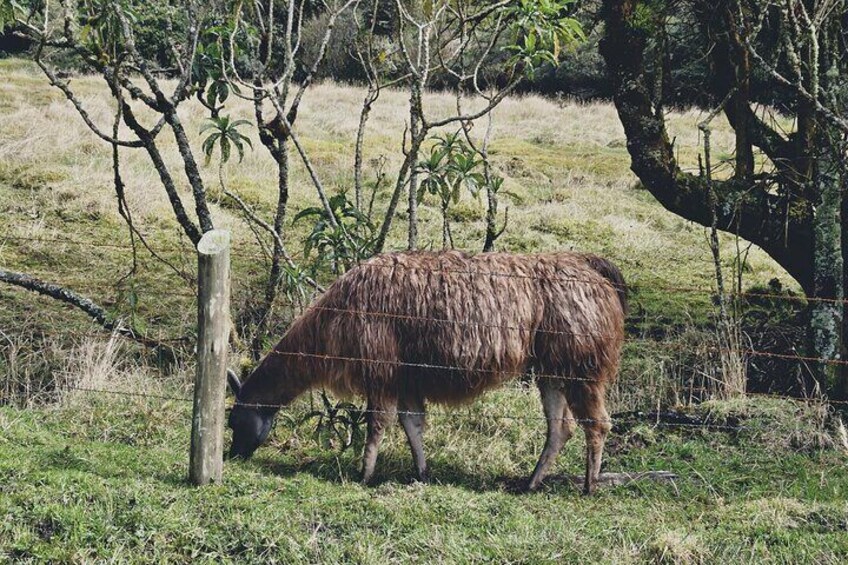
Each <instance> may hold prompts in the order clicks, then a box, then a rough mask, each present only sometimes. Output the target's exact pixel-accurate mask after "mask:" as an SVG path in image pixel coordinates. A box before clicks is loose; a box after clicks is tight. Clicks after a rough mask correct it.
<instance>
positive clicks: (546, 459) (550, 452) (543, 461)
mask: <svg viewBox="0 0 848 565" xmlns="http://www.w3.org/2000/svg"><path fill="white" fill-rule="evenodd" d="M539 392H540V393H541V396H542V407H543V408H544V409H545V418H546V419H547V421H548V436H547V439H546V440H545V448H544V449H543V450H542V454H541V455H540V456H539V462H538V463H536V469H535V470H534V471H533V475H532V476H531V477H530V481H529V482H528V483H527V490H530V491H533V490H536V489H538V488H539V487H540V486H541V485H542V480H543V479H544V478H545V475H547V473H548V471H549V470H550V468H551V465H553V463H554V461H556V457H557V455H558V454H559V452H560V451H561V450H562V446H563V445H565V442H567V441H568V440H569V439H570V438H571V436H572V434H573V433H574V428H575V424H574V417H573V416H572V415H571V410H569V409H568V404H567V403H566V400H565V393H564V392H563V391H562V390H561V389H560V388H559V387H558V386H557V385H556V383H554V382H552V381H550V380H548V379H545V380H540V381H539Z"/></svg>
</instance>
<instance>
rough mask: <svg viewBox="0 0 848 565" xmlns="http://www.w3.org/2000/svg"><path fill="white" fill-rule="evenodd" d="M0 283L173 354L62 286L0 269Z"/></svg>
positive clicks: (93, 303) (159, 343)
mask: <svg viewBox="0 0 848 565" xmlns="http://www.w3.org/2000/svg"><path fill="white" fill-rule="evenodd" d="M0 281H2V282H5V283H8V284H11V285H14V286H18V287H21V288H24V289H26V290H31V291H33V292H37V293H38V294H42V295H44V296H49V297H50V298H54V299H56V300H58V301H60V302H64V303H65V304H70V305H71V306H74V307H76V308H78V309H80V310H82V311H83V312H85V313H86V314H87V315H88V316H89V317H91V318H92V319H93V320H94V321H95V322H97V323H98V324H99V325H100V326H101V327H103V329H105V330H108V331H110V332H113V333H116V334H118V335H121V336H124V337H126V338H129V339H131V340H133V341H136V342H138V343H140V344H142V345H145V346H148V347H157V348H162V349H165V350H167V351H169V352H173V348H172V347H171V346H169V345H166V344H164V343H162V342H161V341H158V340H155V339H152V338H149V337H147V336H145V335H144V334H143V333H142V332H139V331H138V330H136V329H134V328H132V327H127V326H125V325H124V324H123V323H121V322H120V321H117V320H113V319H111V318H110V316H109V315H108V313H107V312H106V310H105V309H104V308H103V307H102V306H100V305H98V304H97V303H95V302H94V301H93V300H91V299H90V298H86V297H84V296H80V295H79V294H77V293H76V292H74V291H72V290H68V289H67V288H65V287H63V286H59V285H57V284H53V283H49V282H45V281H42V280H40V279H37V278H35V277H32V276H30V275H27V274H24V273H17V272H14V271H6V270H4V269H0Z"/></svg>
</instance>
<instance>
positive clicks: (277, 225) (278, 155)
mask: <svg viewBox="0 0 848 565" xmlns="http://www.w3.org/2000/svg"><path fill="white" fill-rule="evenodd" d="M273 155H274V158H275V160H276V161H277V192H278V194H277V211H276V213H275V214H274V231H275V232H276V233H277V235H279V236H280V239H282V238H283V222H284V221H285V218H286V209H287V206H288V201H289V147H288V142H287V141H285V140H283V141H280V142H279V144H278V145H277V147H276V148H275V149H274V151H273ZM282 278H283V250H282V248H280V244H279V241H277V239H276V238H275V239H274V255H273V257H272V258H271V271H270V272H269V274H268V283H267V285H266V286H265V299H264V301H263V303H262V307H261V308H260V310H259V321H258V323H257V324H256V334H255V335H254V336H253V343H252V344H251V350H252V351H251V353H252V354H253V357H254V359H259V357H260V356H261V354H262V350H263V341H264V340H265V335H266V334H267V332H268V326H269V324H270V319H271V316H272V315H273V313H274V302H275V301H276V299H277V292H278V291H279V288H280V282H281V281H282Z"/></svg>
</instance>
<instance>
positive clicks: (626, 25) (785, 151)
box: [600, 0, 848, 396]
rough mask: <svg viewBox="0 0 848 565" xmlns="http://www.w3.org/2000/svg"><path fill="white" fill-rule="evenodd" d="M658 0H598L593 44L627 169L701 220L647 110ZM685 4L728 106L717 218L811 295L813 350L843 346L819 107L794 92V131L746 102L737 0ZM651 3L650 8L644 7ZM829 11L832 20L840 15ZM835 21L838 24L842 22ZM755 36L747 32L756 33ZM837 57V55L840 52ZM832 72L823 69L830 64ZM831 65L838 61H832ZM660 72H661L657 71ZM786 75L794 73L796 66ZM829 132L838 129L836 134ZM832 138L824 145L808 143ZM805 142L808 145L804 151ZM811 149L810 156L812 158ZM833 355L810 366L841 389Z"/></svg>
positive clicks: (839, 254) (746, 54) (833, 157)
mask: <svg viewBox="0 0 848 565" xmlns="http://www.w3.org/2000/svg"><path fill="white" fill-rule="evenodd" d="M662 6H663V5H662V4H650V5H649V4H647V3H645V2H641V1H640V0H604V2H603V18H604V22H605V36H604V38H603V39H602V41H601V45H600V51H601V55H602V56H603V58H604V60H605V62H606V65H607V70H608V73H609V76H610V80H611V83H612V86H613V89H614V90H613V92H614V94H613V101H614V103H615V106H616V109H617V111H618V115H619V118H620V120H621V122H622V125H623V126H624V131H625V135H626V137H627V148H628V151H629V153H630V156H631V169H632V170H633V172H634V173H636V175H637V176H638V177H639V179H640V180H641V181H642V183H643V185H644V186H645V188H646V189H647V190H648V191H649V192H650V193H651V194H652V195H653V196H654V197H655V198H656V199H657V201H659V202H660V203H661V204H662V205H663V206H664V207H665V208H666V209H668V210H669V211H671V212H673V213H675V214H677V215H679V216H681V217H683V218H686V219H688V220H691V221H694V222H696V223H699V224H701V225H704V226H710V224H711V220H712V219H713V218H712V217H711V214H710V211H711V210H712V209H713V208H712V207H711V206H710V205H709V204H710V200H709V196H710V191H709V187H708V185H707V183H706V182H705V179H704V178H702V177H701V176H697V175H693V174H689V173H686V172H683V171H682V170H681V169H680V167H679V165H678V163H677V160H676V158H675V153H674V146H673V143H672V142H671V140H670V138H669V135H668V133H667V130H666V124H665V120H664V117H663V115H662V113H661V112H656V111H655V107H656V102H657V101H655V100H653V98H652V93H653V92H654V91H655V90H656V89H655V87H654V84H653V81H652V80H651V77H650V76H649V75H650V72H649V70H648V69H647V66H648V65H647V59H648V56H647V52H648V51H649V50H650V49H651V48H652V47H653V46H654V45H657V44H659V42H658V41H657V38H658V36H659V34H660V33H661V31H662V28H661V27H658V26H661V25H664V24H663V23H662V22H663V21H666V20H667V18H665V17H664V15H665V14H663V13H662V10H664V9H665V8H664V7H662ZM692 6H693V13H694V16H695V20H696V21H697V23H698V26H699V28H700V38H701V40H702V41H703V42H704V45H703V51H704V53H705V54H707V56H708V57H709V61H710V72H709V74H710V76H705V77H704V79H705V84H709V85H710V89H711V92H710V94H711V95H712V97H713V99H714V100H716V101H721V100H725V99H726V100H727V103H726V104H725V108H724V109H725V115H726V117H727V119H728V122H729V123H730V125H731V127H733V129H734V131H735V133H736V135H735V137H736V144H737V147H736V159H735V165H736V166H735V172H734V175H733V176H732V177H730V178H728V179H725V180H717V181H714V182H713V189H714V195H715V199H716V202H715V204H716V206H715V213H716V218H715V221H716V225H717V227H718V228H719V229H721V230H723V231H729V232H732V233H736V234H738V235H740V236H741V237H743V238H745V239H747V240H749V241H751V242H753V243H755V244H757V245H758V246H760V247H761V248H762V249H763V250H764V251H765V252H766V253H768V254H769V255H770V256H771V257H772V258H773V259H774V260H775V261H776V262H777V263H779V264H780V265H781V266H782V267H784V268H785V269H786V270H787V271H788V272H789V274H790V275H791V276H792V277H794V278H795V279H796V280H797V281H798V282H799V284H801V286H802V287H803V289H804V291H805V293H806V294H807V296H810V297H816V298H826V299H829V300H826V301H811V314H812V316H811V317H812V319H813V323H812V324H811V331H810V335H811V340H810V344H809V347H810V350H811V352H812V353H813V354H814V355H815V356H816V357H821V358H825V359H830V360H836V359H839V358H841V356H842V355H841V353H842V349H843V347H844V346H843V344H842V335H843V331H842V324H843V322H844V321H845V318H844V316H843V311H842V306H843V305H842V303H841V302H840V301H841V300H842V297H843V284H844V283H843V281H845V280H846V279H848V273H845V272H844V269H843V256H844V255H845V250H844V249H843V247H842V239H843V237H844V235H845V234H844V233H843V230H845V229H846V228H845V227H844V226H842V225H841V221H840V220H841V215H842V213H843V211H844V210H848V203H846V202H843V200H842V199H843V197H844V191H843V190H842V188H841V185H840V183H843V182H844V180H843V179H844V175H845V167H846V165H845V155H844V148H843V149H842V153H840V152H839V151H838V150H836V151H834V149H835V148H836V146H837V144H836V143H835V141H834V140H833V134H834V133H835V132H833V131H831V132H830V135H829V137H830V138H831V140H830V141H828V140H827V139H826V138H825V136H824V135H823V133H824V131H822V130H823V129H826V128H819V127H818V125H819V121H821V119H822V116H819V114H820V111H819V110H818V107H817V106H816V101H815V99H813V100H810V99H809V98H808V97H805V96H802V95H801V93H800V91H799V94H798V100H797V102H798V103H797V104H796V106H795V107H796V112H797V118H798V119H797V123H798V131H797V132H793V133H789V134H784V133H783V132H782V131H781V130H778V129H776V126H774V125H773V124H771V123H767V122H766V121H764V120H763V119H762V118H761V117H760V116H758V115H757V113H756V112H755V111H754V109H753V108H752V103H751V100H750V97H751V83H750V79H751V73H752V69H751V67H752V65H751V60H750V54H751V50H750V44H749V43H748V41H751V38H750V37H743V33H748V31H747V30H746V28H745V25H744V24H745V22H739V21H738V20H739V12H738V3H737V2H736V1H733V0H718V1H707V0H696V1H695V2H694V3H693V5H692ZM652 10H653V11H656V13H654V14H652V13H651V11H652ZM837 23H838V22H837ZM839 25H842V24H839ZM754 39H756V37H754ZM803 55H805V56H806V57H808V59H807V61H808V64H807V65H806V68H807V69H808V68H810V67H815V66H816V65H817V64H821V63H822V61H823V58H820V57H819V55H818V53H817V52H816V53H810V52H804V53H803ZM838 64H843V65H844V61H842V60H841V59H839V63H838ZM802 74H803V77H802V78H803V82H804V84H805V85H807V86H806V88H807V89H808V91H811V92H813V93H817V92H818V90H819V85H818V82H817V81H816V80H814V79H816V78H817V75H816V73H809V72H807V71H799V76H800V75H802ZM831 74H832V73H831ZM837 74H838V73H837ZM666 75H667V73H663V76H664V77H665V76H666ZM793 76H794V75H793ZM837 137H838V136H837ZM822 147H829V148H830V150H829V151H828V152H827V154H826V155H825V154H824V152H823V151H821V150H820V149H817V148H822ZM752 148H756V149H758V150H759V151H760V152H761V153H762V154H763V155H764V156H765V157H767V158H768V159H769V161H770V162H771V164H772V165H773V171H772V172H770V173H769V174H756V173H755V172H754V170H753V165H754V159H753V151H752ZM813 153H814V155H813ZM812 157H815V158H812ZM835 367H839V365H838V363H828V364H821V366H819V367H818V371H817V372H818V375H817V378H819V379H823V381H820V382H826V383H827V385H828V389H829V390H830V392H831V393H832V394H834V395H840V396H841V395H844V394H848V371H839V370H836V369H835Z"/></svg>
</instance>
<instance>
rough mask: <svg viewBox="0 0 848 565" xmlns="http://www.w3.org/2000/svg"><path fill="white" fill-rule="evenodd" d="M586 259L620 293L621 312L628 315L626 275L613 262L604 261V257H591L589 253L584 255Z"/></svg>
mask: <svg viewBox="0 0 848 565" xmlns="http://www.w3.org/2000/svg"><path fill="white" fill-rule="evenodd" d="M584 257H585V259H586V262H587V263H589V266H590V267H592V269H594V270H595V271H597V272H598V273H600V275H601V276H602V277H604V278H605V279H607V280H608V281H609V282H610V284H612V286H613V287H614V288H615V291H616V293H618V301H619V302H621V310H622V311H623V312H624V313H625V314H627V310H628V305H627V283H626V282H625V281H624V275H622V274H621V270H620V269H619V268H618V267H616V266H615V264H614V263H613V262H612V261H609V260H607V259H604V258H603V257H598V256H597V255H591V254H588V253H587V254H586V255H584Z"/></svg>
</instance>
